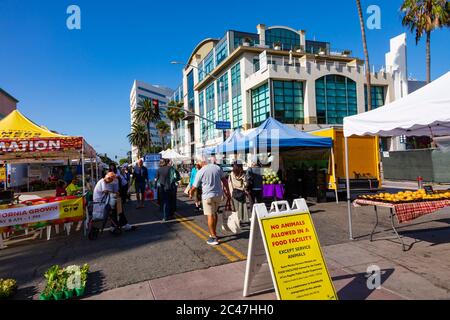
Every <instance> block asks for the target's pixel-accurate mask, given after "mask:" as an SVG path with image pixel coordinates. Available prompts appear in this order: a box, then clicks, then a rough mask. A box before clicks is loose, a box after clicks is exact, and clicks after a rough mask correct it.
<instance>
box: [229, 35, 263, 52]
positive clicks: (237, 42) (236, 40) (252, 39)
mask: <svg viewBox="0 0 450 320" xmlns="http://www.w3.org/2000/svg"><path fill="white" fill-rule="evenodd" d="M231 32H232V34H233V47H232V48H231V50H234V49H236V48H238V47H239V46H242V45H243V43H244V41H245V40H249V43H250V46H252V47H253V46H255V45H256V44H259V35H258V34H256V33H247V32H239V31H231Z"/></svg>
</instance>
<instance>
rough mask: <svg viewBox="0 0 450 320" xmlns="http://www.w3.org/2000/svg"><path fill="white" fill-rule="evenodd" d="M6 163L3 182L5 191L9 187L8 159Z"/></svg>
mask: <svg viewBox="0 0 450 320" xmlns="http://www.w3.org/2000/svg"><path fill="white" fill-rule="evenodd" d="M4 165H5V182H4V183H3V186H4V187H5V191H6V190H8V187H7V183H8V164H7V162H6V161H5V163H4Z"/></svg>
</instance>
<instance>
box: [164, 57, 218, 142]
mask: <svg viewBox="0 0 450 320" xmlns="http://www.w3.org/2000/svg"><path fill="white" fill-rule="evenodd" d="M170 63H171V64H180V65H184V66H190V67H192V68H195V69H197V70H199V71H200V72H203V73H204V74H206V75H209V76H211V77H212V78H213V79H214V80H217V81H219V104H220V105H222V87H223V86H224V84H223V83H222V82H221V81H220V80H219V78H218V77H216V76H214V75H213V74H211V73H207V72H205V71H203V70H202V69H200V68H199V67H197V66H194V65H192V64H189V63H183V62H180V61H171V62H170ZM183 98H184V97H183ZM194 115H195V114H194ZM201 118H203V117H201ZM203 119H205V118H203ZM205 120H207V121H209V122H211V120H209V119H205ZM212 122H214V121H212ZM214 124H215V122H214ZM225 137H226V129H224V130H222V138H223V141H225Z"/></svg>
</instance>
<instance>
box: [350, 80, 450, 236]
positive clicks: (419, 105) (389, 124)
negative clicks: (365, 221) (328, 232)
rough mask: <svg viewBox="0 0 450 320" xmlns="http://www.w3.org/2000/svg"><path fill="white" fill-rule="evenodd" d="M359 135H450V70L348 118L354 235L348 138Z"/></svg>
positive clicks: (351, 234)
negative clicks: (398, 96)
mask: <svg viewBox="0 0 450 320" xmlns="http://www.w3.org/2000/svg"><path fill="white" fill-rule="evenodd" d="M352 135H358V136H367V135H369V136H381V137H391V136H400V135H405V136H431V137H432V138H434V137H435V136H444V135H450V72H447V73H446V74H444V75H443V76H441V77H440V78H438V79H436V80H434V81H433V82H431V83H429V84H428V85H426V86H424V87H422V88H420V89H419V90H417V91H414V92H413V93H411V94H409V95H407V96H406V97H404V98H401V99H399V100H396V101H394V102H392V103H390V104H387V105H385V106H383V107H380V108H378V109H375V110H372V111H369V112H365V113H360V114H357V115H354V116H350V117H345V118H344V137H345V140H344V141H345V168H346V170H345V171H346V180H347V183H346V184H347V211H348V219H349V233H350V239H353V232H352V216H351V203H350V180H349V179H350V177H349V172H348V171H349V170H348V143H347V138H348V137H350V136H352Z"/></svg>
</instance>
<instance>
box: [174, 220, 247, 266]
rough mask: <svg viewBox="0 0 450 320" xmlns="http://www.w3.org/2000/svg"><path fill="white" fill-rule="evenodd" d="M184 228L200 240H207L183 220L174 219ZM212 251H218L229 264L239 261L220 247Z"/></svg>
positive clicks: (215, 247)
mask: <svg viewBox="0 0 450 320" xmlns="http://www.w3.org/2000/svg"><path fill="white" fill-rule="evenodd" d="M176 219H177V220H178V221H179V222H180V223H181V224H182V225H183V226H184V227H186V228H187V229H188V230H189V231H191V232H192V233H193V234H195V235H196V236H197V237H199V238H200V239H201V240H204V241H206V240H208V237H209V235H208V236H206V237H205V236H204V235H203V234H201V233H200V232H198V231H197V230H196V229H194V228H193V227H192V226H191V225H190V224H189V223H188V222H187V221H186V219H184V218H178V217H177V218H176ZM213 248H214V249H216V250H218V251H219V252H220V253H221V254H223V255H224V256H225V257H226V258H227V259H228V260H230V262H235V261H238V260H239V259H238V258H236V257H234V256H232V255H231V254H229V253H228V252H227V251H225V250H224V249H223V248H222V247H220V246H213Z"/></svg>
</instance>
